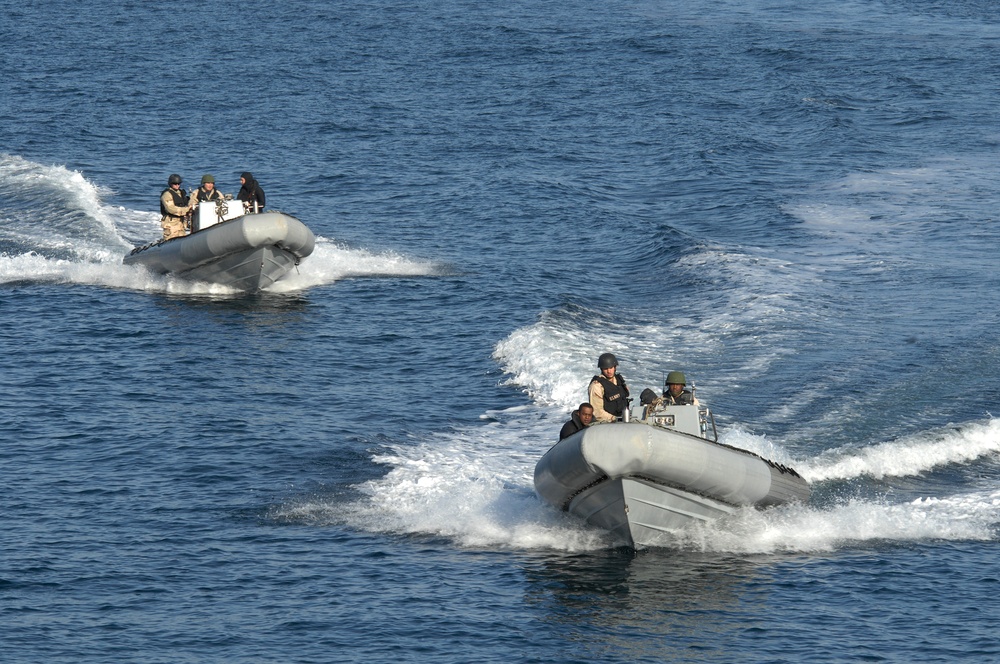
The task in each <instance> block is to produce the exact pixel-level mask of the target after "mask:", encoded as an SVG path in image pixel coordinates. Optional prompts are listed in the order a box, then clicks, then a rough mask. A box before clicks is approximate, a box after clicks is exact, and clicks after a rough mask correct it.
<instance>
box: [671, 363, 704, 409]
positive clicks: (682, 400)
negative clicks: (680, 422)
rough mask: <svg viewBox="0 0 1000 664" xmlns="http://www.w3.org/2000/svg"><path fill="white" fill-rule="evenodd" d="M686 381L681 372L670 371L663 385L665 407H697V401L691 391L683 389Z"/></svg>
mask: <svg viewBox="0 0 1000 664" xmlns="http://www.w3.org/2000/svg"><path fill="white" fill-rule="evenodd" d="M685 385H687V379H686V378H685V377H684V373H683V372H681V371H671V372H670V373H668V374H667V379H666V380H665V381H664V385H663V403H664V404H665V405H667V406H692V405H693V406H697V405H698V399H696V398H695V396H694V394H692V393H691V390H686V389H684V386H685Z"/></svg>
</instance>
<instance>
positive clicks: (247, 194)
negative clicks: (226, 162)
mask: <svg viewBox="0 0 1000 664" xmlns="http://www.w3.org/2000/svg"><path fill="white" fill-rule="evenodd" d="M240 182H241V183H242V184H243V186H242V187H240V193H238V194H236V199H237V200H240V201H243V207H244V208H246V211H247V212H263V210H264V190H263V189H261V188H260V184H259V183H258V182H257V181H256V180H254V179H253V173H251V172H249V171H244V173H243V174H242V175H240Z"/></svg>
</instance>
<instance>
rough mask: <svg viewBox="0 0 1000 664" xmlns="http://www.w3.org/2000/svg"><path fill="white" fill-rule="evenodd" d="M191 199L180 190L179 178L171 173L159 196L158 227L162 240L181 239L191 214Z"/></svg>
mask: <svg viewBox="0 0 1000 664" xmlns="http://www.w3.org/2000/svg"><path fill="white" fill-rule="evenodd" d="M190 202H191V197H190V196H188V193H187V192H186V191H184V190H183V189H181V176H179V175H177V174H176V173H173V174H172V175H171V176H170V177H168V178H167V188H166V189H164V190H163V192H162V193H161V194H160V214H161V215H162V216H161V217H160V226H162V227H163V239H164V240H169V239H171V238H175V237H183V236H184V234H185V232H186V218H187V217H188V215H190V214H191V205H190Z"/></svg>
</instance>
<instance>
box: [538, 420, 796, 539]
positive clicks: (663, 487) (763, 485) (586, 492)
mask: <svg viewBox="0 0 1000 664" xmlns="http://www.w3.org/2000/svg"><path fill="white" fill-rule="evenodd" d="M676 408H688V409H692V411H693V410H694V409H695V406H680V407H676ZM678 412H682V411H678ZM535 491H536V492H537V493H538V495H539V497H540V498H541V499H542V500H544V501H545V502H547V503H549V504H550V505H553V506H555V507H557V508H559V509H562V510H566V511H568V512H570V513H572V514H575V515H577V516H579V517H580V518H582V519H584V520H585V521H587V522H588V523H590V524H591V525H594V526H597V527H599V528H602V529H604V530H607V531H609V532H610V533H612V534H613V536H614V538H615V540H616V541H618V542H620V543H622V544H624V545H626V546H631V547H636V546H658V545H669V544H670V543H671V541H672V540H674V541H675V534H676V533H677V532H678V531H680V530H682V529H684V528H686V527H688V526H690V525H691V524H692V523H695V522H706V521H712V520H714V519H717V518H719V517H722V516H725V515H727V514H732V513H733V512H735V511H736V510H737V509H738V508H740V507H742V506H754V507H761V508H763V507H770V506H773V505H782V504H785V503H789V502H794V501H804V500H808V498H809V495H810V488H809V485H808V483H807V482H806V481H805V480H804V479H803V478H802V477H800V476H799V475H798V473H796V472H795V471H794V470H792V469H791V468H786V467H784V466H781V465H779V464H775V463H772V462H770V461H767V460H765V459H763V458H761V457H759V456H757V455H756V454H753V453H751V452H748V451H746V450H741V449H738V448H734V447H730V446H728V445H722V444H720V443H717V442H714V441H711V440H708V439H706V438H704V437H702V436H699V435H693V434H689V433H685V432H682V431H676V430H673V429H668V428H665V427H661V426H655V425H653V424H650V423H648V422H645V421H641V420H639V421H633V422H614V423H610V424H598V425H593V426H590V427H588V428H586V429H584V430H583V431H580V432H578V433H576V434H574V435H572V436H570V437H568V438H566V439H564V440H561V441H559V442H558V443H557V444H556V445H555V446H553V447H552V448H551V449H550V450H549V451H548V452H547V453H546V454H545V455H544V456H543V457H542V458H541V459H540V460H539V461H538V463H537V465H536V466H535Z"/></svg>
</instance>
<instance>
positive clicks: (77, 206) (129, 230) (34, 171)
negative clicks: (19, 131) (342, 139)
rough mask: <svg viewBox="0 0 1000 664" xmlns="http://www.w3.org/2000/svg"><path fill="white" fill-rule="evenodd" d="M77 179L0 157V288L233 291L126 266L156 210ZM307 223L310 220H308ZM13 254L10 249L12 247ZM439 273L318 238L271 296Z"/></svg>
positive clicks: (151, 227)
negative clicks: (130, 204)
mask: <svg viewBox="0 0 1000 664" xmlns="http://www.w3.org/2000/svg"><path fill="white" fill-rule="evenodd" d="M110 193H111V192H109V191H108V190H106V189H103V188H101V187H99V186H97V185H95V184H93V183H92V182H90V181H88V180H87V179H86V178H85V177H84V176H83V175H82V174H81V173H79V172H76V171H70V170H68V169H66V168H65V167H63V166H43V165H41V164H37V163H34V162H31V161H28V160H26V159H23V158H21V157H18V156H15V155H4V154H0V196H4V197H5V198H7V199H8V201H12V202H11V203H10V205H3V206H2V207H0V246H3V247H6V248H5V249H3V253H0V284H2V283H14V282H29V283H30V282H38V283H67V284H85V285H97V286H107V287H110V288H122V289H130V290H139V291H152V292H168V293H183V294H206V295H217V294H218V295H224V294H229V293H232V292H233V291H232V290H231V289H228V288H225V287H223V286H218V285H214V284H203V283H193V282H188V281H184V280H181V279H175V278H172V277H167V276H161V275H154V274H151V273H149V272H147V271H146V270H144V269H143V268H140V267H134V266H126V265H123V264H122V258H123V257H124V256H125V254H126V253H127V252H128V251H130V250H131V249H132V247H133V246H134V244H135V243H141V242H144V241H152V240H154V239H157V238H158V237H159V236H160V233H161V229H160V224H159V214H158V213H157V212H156V211H141V210H131V209H128V208H126V207H123V206H116V205H108V204H106V203H104V202H103V200H102V199H103V198H105V197H107V196H108V195H110ZM307 223H308V222H307ZM12 248H13V249H12ZM442 271H443V268H442V267H441V266H440V265H439V264H436V263H433V262H429V261H415V260H411V259H408V258H406V257H405V256H402V255H399V254H397V253H394V252H388V251H387V252H382V253H375V252H371V251H367V250H365V249H349V248H346V247H343V246H340V245H338V244H336V243H335V242H333V241H331V240H329V239H326V238H323V237H318V238H317V242H316V249H315V251H314V253H313V254H312V255H311V256H309V257H308V258H306V260H305V261H303V263H302V265H301V266H299V269H298V270H297V271H296V272H293V273H292V274H290V275H289V276H288V278H287V279H285V280H282V281H279V282H277V283H276V284H275V285H274V286H272V287H271V288H270V289H269V290H271V291H274V292H290V291H300V290H303V289H307V288H311V287H314V286H321V285H326V284H332V283H335V282H337V281H339V280H341V279H345V278H350V277H378V276H395V277H401V276H402V277H409V276H431V275H435V274H439V273H441V272H442Z"/></svg>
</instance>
